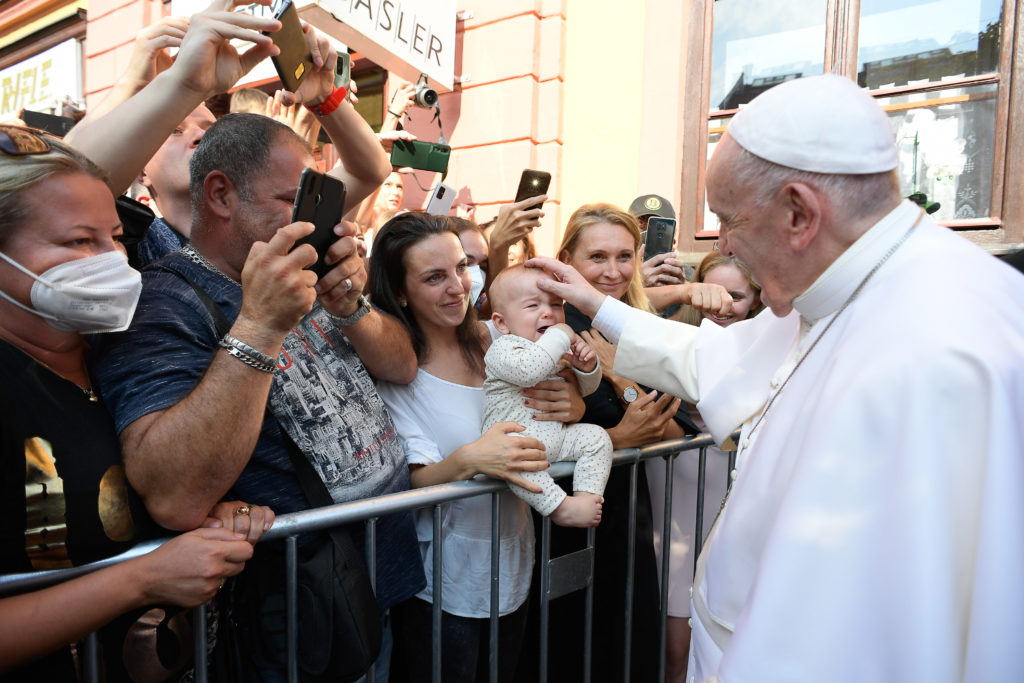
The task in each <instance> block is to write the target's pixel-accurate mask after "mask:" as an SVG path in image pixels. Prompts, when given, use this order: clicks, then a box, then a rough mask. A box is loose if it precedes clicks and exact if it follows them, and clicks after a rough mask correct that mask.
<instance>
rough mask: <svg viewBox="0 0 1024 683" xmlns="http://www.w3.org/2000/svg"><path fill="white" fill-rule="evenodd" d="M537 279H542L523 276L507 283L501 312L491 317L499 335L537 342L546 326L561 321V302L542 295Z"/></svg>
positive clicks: (555, 297)
mask: <svg viewBox="0 0 1024 683" xmlns="http://www.w3.org/2000/svg"><path fill="white" fill-rule="evenodd" d="M538 277H545V276H544V275H533V274H524V275H521V276H518V277H516V279H515V281H514V282H510V283H509V284H510V285H511V287H509V291H508V293H507V294H506V295H505V297H506V300H505V301H504V302H503V303H502V306H501V308H502V310H501V311H495V314H494V325H495V327H497V328H498V331H499V332H501V333H502V334H514V335H517V336H519V337H523V338H524V339H529V340H530V341H537V340H538V339H540V336H541V335H542V334H544V332H545V331H547V329H548V328H549V327H551V326H552V325H557V324H558V323H564V322H565V311H563V310H562V300H561V299H560V298H558V297H557V296H555V295H554V294H549V293H547V292H542V291H541V290H540V288H539V287H538V286H537V279H538Z"/></svg>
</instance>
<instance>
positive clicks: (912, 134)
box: [879, 84, 996, 220]
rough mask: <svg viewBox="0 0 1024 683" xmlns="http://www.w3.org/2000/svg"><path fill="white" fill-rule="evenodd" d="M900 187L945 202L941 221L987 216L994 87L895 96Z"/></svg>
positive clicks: (890, 102)
mask: <svg viewBox="0 0 1024 683" xmlns="http://www.w3.org/2000/svg"><path fill="white" fill-rule="evenodd" d="M879 103H880V104H882V105H885V106H887V108H888V109H889V110H890V111H889V112H888V113H889V121H890V122H891V123H892V125H893V132H894V133H895V135H896V149H897V150H898V154H899V164H900V165H899V172H900V190H901V194H902V195H903V196H907V195H909V194H910V193H911V192H915V191H919V192H924V193H925V194H926V195H927V196H928V199H929V200H930V201H936V202H939V203H940V204H941V205H942V206H941V208H940V209H939V211H938V212H937V213H936V214H935V218H936V219H938V220H970V219H974V218H981V217H985V216H988V215H989V213H990V212H991V208H992V154H993V145H994V142H995V133H994V131H995V120H996V86H995V84H992V85H984V86H978V87H974V88H951V89H948V90H942V91H938V92H931V93H920V94H909V95H901V96H898V97H891V98H887V99H885V100H881V101H880V102H879Z"/></svg>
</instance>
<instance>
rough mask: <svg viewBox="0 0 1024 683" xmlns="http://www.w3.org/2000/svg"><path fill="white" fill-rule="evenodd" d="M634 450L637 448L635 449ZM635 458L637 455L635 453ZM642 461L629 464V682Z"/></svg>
mask: <svg viewBox="0 0 1024 683" xmlns="http://www.w3.org/2000/svg"><path fill="white" fill-rule="evenodd" d="M633 450H634V452H635V450H636V449H633ZM634 458H635V455H634ZM639 468H640V462H639V460H636V461H635V462H634V463H633V464H632V465H630V466H629V525H628V526H627V527H626V528H627V529H628V533H627V535H626V614H625V621H624V622H623V644H622V683H629V678H630V673H631V671H630V670H631V666H630V664H631V660H632V654H633V593H634V592H635V587H634V586H633V581H634V580H635V578H636V555H635V553H636V484H637V478H638V476H639Z"/></svg>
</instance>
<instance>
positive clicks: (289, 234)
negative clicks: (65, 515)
mask: <svg viewBox="0 0 1024 683" xmlns="http://www.w3.org/2000/svg"><path fill="white" fill-rule="evenodd" d="M311 227H312V226H311V225H310V224H308V223H293V224H291V225H288V226H285V227H284V228H281V229H280V230H278V231H277V233H276V234H275V236H274V237H273V238H271V240H270V241H269V242H267V243H264V242H256V243H254V244H253V247H252V249H251V251H250V253H249V257H248V259H247V261H246V264H245V267H244V268H243V270H242V291H243V298H242V308H241V311H240V312H239V314H238V317H237V319H236V320H235V322H234V324H233V325H232V326H231V330H230V334H231V336H233V337H235V338H236V339H239V340H241V341H243V342H244V343H246V344H248V345H249V346H252V347H254V348H255V349H257V350H258V351H260V352H262V353H264V354H266V355H268V356H270V357H271V358H276V357H277V355H278V353H279V351H280V349H281V344H282V342H283V341H284V338H285V336H286V335H287V334H288V332H289V330H291V328H292V327H294V326H295V325H297V324H298V322H299V320H301V318H302V316H303V315H305V314H306V313H307V312H308V311H309V310H310V308H311V307H312V305H313V299H314V296H315V292H314V290H313V284H314V280H315V276H314V275H313V273H312V272H311V271H308V270H303V268H305V267H306V266H308V265H311V261H312V259H313V258H315V256H313V255H311V254H310V253H309V251H311V250H305V249H298V250H294V251H291V252H289V250H290V249H291V247H292V245H293V244H294V242H295V240H296V239H297V238H298V237H300V236H302V235H305V234H307V233H308V232H309V231H310V229H311ZM191 350H192V349H188V351H191ZM174 351H176V352H178V353H180V352H181V349H175V350H174ZM108 360H109V359H108ZM271 378H272V375H270V374H269V373H266V372H261V371H259V370H257V369H254V368H252V367H249V366H248V365H247V364H245V363H243V362H241V361H240V360H239V359H237V358H233V357H231V356H230V355H229V354H228V353H227V352H226V351H224V350H217V351H216V352H215V353H214V355H213V358H212V361H211V362H210V365H209V367H208V368H207V369H206V371H205V373H204V374H203V375H202V378H201V379H200V381H199V383H198V384H196V385H195V387H194V388H193V389H192V390H191V391H190V392H189V393H188V394H187V395H186V396H185V397H184V398H182V399H181V400H180V401H179V402H177V403H176V404H174V405H172V406H171V407H169V408H166V409H164V410H159V411H156V412H151V413H149V414H147V415H145V416H143V417H141V418H139V419H137V420H135V421H134V422H132V423H131V424H129V425H128V426H127V427H125V428H124V429H123V430H122V432H121V443H122V446H123V449H124V459H125V467H126V471H127V474H128V479H129V480H130V481H131V483H132V486H133V487H134V488H135V490H136V491H138V492H139V494H140V495H141V496H142V498H143V500H144V502H145V504H146V508H147V509H148V510H149V513H150V515H152V517H153V519H155V520H156V521H157V522H158V523H160V524H162V525H163V526H166V527H169V528H172V529H192V528H194V527H196V526H198V525H199V524H200V523H202V521H203V519H204V518H205V516H206V512H207V511H208V510H209V509H210V508H211V507H213V505H214V504H215V503H216V502H217V501H219V500H220V499H221V498H222V497H223V496H224V494H225V493H227V491H228V489H230V487H231V486H232V485H233V484H234V483H235V481H236V480H237V479H238V476H239V474H240V473H241V471H242V469H243V468H244V467H245V465H246V464H247V463H248V462H249V458H250V457H251V455H252V451H253V449H254V447H255V445H256V441H257V439H258V438H259V433H260V428H261V426H262V424H263V417H264V412H265V410H266V401H267V396H268V394H269V391H270V385H271ZM156 381H159V378H157V379H156Z"/></svg>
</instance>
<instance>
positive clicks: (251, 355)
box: [218, 334, 277, 373]
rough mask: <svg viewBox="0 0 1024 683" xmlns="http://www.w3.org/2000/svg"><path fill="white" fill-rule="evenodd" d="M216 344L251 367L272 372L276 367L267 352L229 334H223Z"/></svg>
mask: <svg viewBox="0 0 1024 683" xmlns="http://www.w3.org/2000/svg"><path fill="white" fill-rule="evenodd" d="M218 344H219V345H220V346H221V347H222V348H224V349H226V350H227V352H228V353H229V354H231V355H232V356H234V357H235V358H237V359H238V360H240V361H242V362H243V363H245V364H246V365H248V366H249V367H251V368H255V369H257V370H260V371H262V372H267V373H272V372H274V370H276V369H277V364H276V363H275V362H274V359H273V358H271V357H270V356H268V355H267V354H265V353H263V352H261V351H259V350H257V349H254V348H253V347H251V346H249V345H248V344H246V343H245V342H243V341H241V340H238V339H235V338H234V337H232V336H231V335H230V334H225V335H224V336H223V337H222V338H221V340H220V341H219V342H218Z"/></svg>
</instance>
